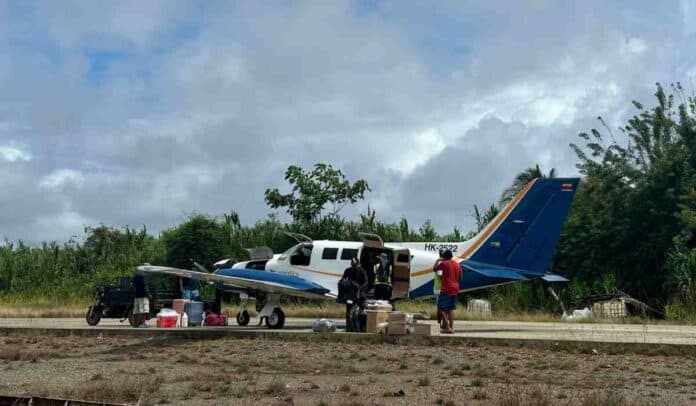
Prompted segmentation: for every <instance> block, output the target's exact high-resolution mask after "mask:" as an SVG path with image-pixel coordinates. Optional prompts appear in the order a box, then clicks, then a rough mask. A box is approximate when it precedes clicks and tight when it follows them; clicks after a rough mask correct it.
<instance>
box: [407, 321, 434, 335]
mask: <svg viewBox="0 0 696 406" xmlns="http://www.w3.org/2000/svg"><path fill="white" fill-rule="evenodd" d="M413 327H414V331H413V334H416V335H419V336H437V335H440V327H439V326H438V325H437V324H430V323H416V324H414V325H413Z"/></svg>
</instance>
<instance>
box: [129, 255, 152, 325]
mask: <svg viewBox="0 0 696 406" xmlns="http://www.w3.org/2000/svg"><path fill="white" fill-rule="evenodd" d="M133 287H134V288H135V301H134V302H133V316H134V317H135V319H136V321H137V323H136V325H138V326H139V327H140V326H144V325H145V321H146V320H147V315H148V313H150V299H149V293H148V291H147V283H146V281H145V272H143V271H141V270H140V269H138V270H137V271H135V275H133Z"/></svg>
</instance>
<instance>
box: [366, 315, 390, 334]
mask: <svg viewBox="0 0 696 406" xmlns="http://www.w3.org/2000/svg"><path fill="white" fill-rule="evenodd" d="M366 313H367V325H366V326H365V331H366V332H368V333H373V334H376V333H377V332H379V325H380V324H381V323H384V322H386V321H388V320H389V312H386V311H377V310H368V311H367V312H366Z"/></svg>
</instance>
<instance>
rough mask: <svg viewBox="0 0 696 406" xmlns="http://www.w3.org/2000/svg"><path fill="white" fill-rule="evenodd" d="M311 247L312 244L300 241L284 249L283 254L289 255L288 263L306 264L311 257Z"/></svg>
mask: <svg viewBox="0 0 696 406" xmlns="http://www.w3.org/2000/svg"><path fill="white" fill-rule="evenodd" d="M312 248H313V246H312V244H309V243H300V244H297V245H295V246H294V247H291V248H290V249H289V250H287V251H285V252H284V253H283V255H284V256H289V257H290V265H304V266H307V265H309V262H310V259H311V257H312Z"/></svg>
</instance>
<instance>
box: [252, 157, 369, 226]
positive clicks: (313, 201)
mask: <svg viewBox="0 0 696 406" xmlns="http://www.w3.org/2000/svg"><path fill="white" fill-rule="evenodd" d="M285 180H287V181H288V183H290V185H291V186H292V191H291V192H290V193H287V194H282V193H280V191H279V190H278V189H277V188H274V189H266V193H265V200H266V204H267V205H268V206H269V207H271V208H273V209H277V208H281V207H286V208H287V212H288V213H289V214H290V215H291V216H292V218H293V219H294V220H295V221H297V222H302V223H315V222H317V221H318V220H320V219H321V218H322V213H323V212H324V208H325V207H326V206H327V205H331V209H330V210H329V213H328V216H330V217H337V216H338V213H339V212H340V211H341V210H342V209H343V208H344V207H345V206H346V205H348V204H352V203H356V202H357V201H359V200H362V199H364V197H365V193H366V192H368V191H370V186H369V185H368V183H367V181H366V180H364V179H359V180H357V181H355V183H352V184H351V183H350V182H349V181H348V180H346V177H345V175H344V174H343V172H341V170H340V169H334V167H333V166H331V165H328V164H324V163H317V164H315V165H314V168H313V169H312V170H311V171H307V172H305V171H304V170H303V169H302V168H300V167H299V166H295V165H291V166H289V167H288V169H287V170H286V171H285Z"/></svg>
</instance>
